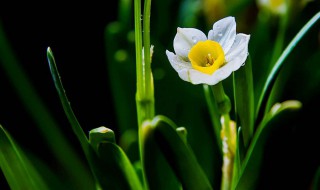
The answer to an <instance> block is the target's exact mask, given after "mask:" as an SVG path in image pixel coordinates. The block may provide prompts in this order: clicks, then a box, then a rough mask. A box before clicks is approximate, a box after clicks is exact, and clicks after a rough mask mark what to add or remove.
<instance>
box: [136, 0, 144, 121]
mask: <svg viewBox="0 0 320 190" xmlns="http://www.w3.org/2000/svg"><path fill="white" fill-rule="evenodd" d="M140 19H141V2H140V0H134V28H135V47H136V75H137V96H138V97H140V96H141V95H140V94H141V90H142V89H143V70H142V27H141V20H140ZM140 123H141V121H139V124H140Z"/></svg>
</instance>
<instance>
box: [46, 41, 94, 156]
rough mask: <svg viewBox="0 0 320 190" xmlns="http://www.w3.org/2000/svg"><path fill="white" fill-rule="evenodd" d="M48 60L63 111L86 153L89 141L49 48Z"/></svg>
mask: <svg viewBox="0 0 320 190" xmlns="http://www.w3.org/2000/svg"><path fill="white" fill-rule="evenodd" d="M47 58H48V63H49V67H50V71H51V75H52V78H53V82H54V85H55V87H56V89H57V92H58V94H59V98H60V101H61V104H62V107H63V110H64V112H65V114H66V115H67V117H68V120H69V122H70V124H71V127H72V130H73V132H74V133H75V134H76V136H77V137H78V140H79V141H80V143H81V146H82V148H83V149H84V151H86V150H85V147H87V144H88V143H89V142H88V139H87V137H86V135H85V133H84V132H83V130H82V128H81V126H80V124H79V122H78V120H77V118H76V116H75V115H74V113H73V111H72V108H71V106H70V103H69V100H68V98H67V95H66V94H65V90H64V88H63V86H62V82H61V80H60V75H59V72H58V69H57V65H56V61H55V59H54V56H53V53H52V51H51V48H50V47H48V49H47Z"/></svg>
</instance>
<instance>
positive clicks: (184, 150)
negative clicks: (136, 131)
mask: <svg viewBox="0 0 320 190" xmlns="http://www.w3.org/2000/svg"><path fill="white" fill-rule="evenodd" d="M146 126H147V127H148V130H150V131H153V135H154V138H155V141H156V142H157V144H158V146H159V148H160V150H161V151H162V152H163V154H164V156H165V158H166V159H167V161H168V162H169V164H170V165H171V167H172V169H173V170H174V172H175V174H176V176H177V177H178V179H179V180H180V182H181V184H182V186H183V189H186V190H198V189H212V187H211V184H210V182H209V180H208V179H207V176H206V175H205V173H204V172H203V170H202V168H201V166H200V165H199V163H198V162H197V159H196V157H195V155H194V154H193V152H192V150H191V149H190V148H189V146H188V145H187V144H186V143H185V142H184V140H183V139H181V137H180V136H179V135H178V134H177V132H176V128H177V127H176V125H175V124H174V123H173V122H172V121H171V120H169V119H168V118H166V117H164V116H156V117H155V118H154V119H153V120H152V121H151V125H145V126H144V127H146ZM144 130H146V129H144Z"/></svg>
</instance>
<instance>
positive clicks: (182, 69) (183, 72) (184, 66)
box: [166, 50, 192, 82]
mask: <svg viewBox="0 0 320 190" xmlns="http://www.w3.org/2000/svg"><path fill="white" fill-rule="evenodd" d="M166 54H167V57H168V59H169V62H170V64H171V66H172V67H173V68H174V70H176V71H177V72H178V74H179V76H180V78H181V79H182V80H185V81H188V82H190V80H189V76H188V75H189V74H188V70H189V69H191V68H192V66H191V63H190V62H186V61H184V60H182V58H181V57H179V56H178V55H175V54H174V53H172V52H170V51H168V50H167V51H166Z"/></svg>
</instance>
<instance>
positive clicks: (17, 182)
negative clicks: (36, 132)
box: [0, 125, 49, 190]
mask: <svg viewBox="0 0 320 190" xmlns="http://www.w3.org/2000/svg"><path fill="white" fill-rule="evenodd" d="M0 152H1V154H0V167H1V170H2V171H3V173H4V176H5V178H6V180H7V182H8V184H9V186H10V188H11V189H30V190H31V189H34V190H37V189H39V190H45V189H49V188H48V187H47V185H46V183H45V181H44V180H43V179H42V177H41V174H40V173H38V171H37V170H36V169H35V167H34V166H33V165H32V164H31V162H30V161H29V160H28V159H27V157H26V156H25V155H24V153H23V152H22V151H21V149H20V148H19V147H18V145H17V144H16V143H15V142H14V140H13V139H12V138H11V136H10V135H9V133H8V132H7V131H6V130H5V129H4V128H3V127H2V126H1V125H0Z"/></svg>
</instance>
